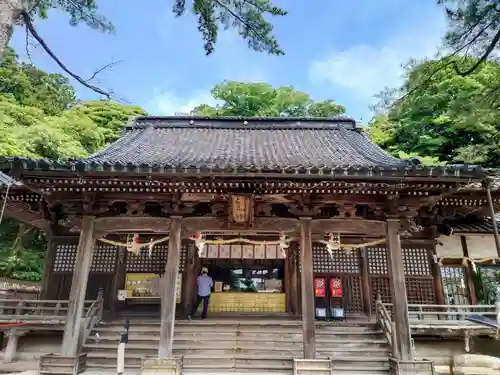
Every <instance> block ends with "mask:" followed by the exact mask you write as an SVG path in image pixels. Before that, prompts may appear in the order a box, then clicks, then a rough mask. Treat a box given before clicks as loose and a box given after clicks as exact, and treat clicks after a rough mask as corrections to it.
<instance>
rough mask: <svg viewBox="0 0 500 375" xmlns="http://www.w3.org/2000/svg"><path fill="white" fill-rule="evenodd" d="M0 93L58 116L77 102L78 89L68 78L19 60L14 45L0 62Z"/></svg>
mask: <svg viewBox="0 0 500 375" xmlns="http://www.w3.org/2000/svg"><path fill="white" fill-rule="evenodd" d="M0 92H1V93H2V94H3V95H10V96H12V97H13V98H14V99H15V101H16V102H17V103H19V104H22V105H25V106H30V107H35V108H39V109H42V110H43V112H44V113H45V114H47V115H58V114H60V113H61V112H63V111H64V110H65V109H66V108H68V106H70V105H71V104H73V103H74V102H75V90H74V89H73V87H72V86H71V85H70V84H69V81H68V79H67V78H65V77H63V76H61V75H60V74H53V73H46V72H44V71H42V70H40V69H37V68H35V67H34V66H33V65H31V64H27V63H24V62H20V61H18V57H17V56H16V54H15V52H14V50H12V49H11V48H9V49H8V50H7V52H6V53H5V54H4V55H3V58H2V60H1V61H0Z"/></svg>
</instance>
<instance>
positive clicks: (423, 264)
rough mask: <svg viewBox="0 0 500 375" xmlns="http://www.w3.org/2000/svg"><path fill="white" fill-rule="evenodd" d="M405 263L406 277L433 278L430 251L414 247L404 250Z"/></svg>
mask: <svg viewBox="0 0 500 375" xmlns="http://www.w3.org/2000/svg"><path fill="white" fill-rule="evenodd" d="M403 263H404V267H405V275H408V276H431V275H432V273H431V265H430V264H429V254H428V249H426V248H420V247H413V248H404V249H403Z"/></svg>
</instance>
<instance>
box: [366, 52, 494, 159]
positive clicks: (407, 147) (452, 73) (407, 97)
mask: <svg viewBox="0 0 500 375" xmlns="http://www.w3.org/2000/svg"><path fill="white" fill-rule="evenodd" d="M456 62H457V66H458V67H459V68H461V67H462V65H461V64H465V65H467V66H470V65H473V64H474V63H475V62H477V59H472V60H471V59H467V60H463V58H461V59H460V61H458V59H457V61H456ZM436 64H441V65H442V66H441V67H440V68H441V69H439V70H438V71H435V70H434V69H435V66H436ZM431 71H432V72H433V79H432V81H428V78H427V77H428V76H429V74H430V72H431ZM423 81H426V84H425V85H424V84H422V82H423ZM498 82H500V65H499V64H497V63H495V62H485V63H484V64H483V65H481V67H479V68H478V69H477V70H476V71H474V72H473V73H472V74H470V75H467V76H462V75H460V74H459V73H457V72H456V70H455V69H454V67H453V66H451V65H450V64H448V63H447V62H444V61H425V62H421V63H416V62H413V63H412V64H410V66H409V67H408V72H407V77H406V81H405V83H404V84H403V86H402V87H401V88H400V89H398V90H395V91H394V90H393V91H390V90H389V91H386V92H383V93H381V95H380V99H381V103H382V108H381V109H382V111H381V113H380V114H379V115H378V116H376V117H375V119H374V121H373V122H372V124H371V126H370V134H371V137H372V139H373V140H374V141H375V142H376V143H378V144H379V145H380V146H382V147H383V148H385V149H386V150H388V151H389V152H391V153H393V154H395V155H399V154H400V152H403V153H406V154H412V155H421V156H427V157H430V158H433V160H435V161H437V162H440V163H443V162H445V163H450V162H455V163H469V164H480V165H483V166H485V167H495V166H498V163H499V160H500V102H492V101H491V100H490V98H491V95H492V90H496V89H497V87H496V84H497V83H498ZM401 96H402V97H403V98H404V99H403V100H396V101H394V100H393V99H394V97H401ZM387 103H389V106H387ZM384 110H385V111H384Z"/></svg>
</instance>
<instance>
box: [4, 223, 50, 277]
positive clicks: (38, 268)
mask: <svg viewBox="0 0 500 375" xmlns="http://www.w3.org/2000/svg"><path fill="white" fill-rule="evenodd" d="M45 247H46V240H45V235H44V234H43V232H40V231H38V230H36V229H35V228H32V227H27V226H26V225H25V224H18V223H16V222H14V221H13V220H5V221H4V222H3V223H2V224H1V225H0V276H5V277H10V278H13V279H18V280H28V281H39V280H40V279H41V274H42V272H43V265H44V264H43V259H44V251H45Z"/></svg>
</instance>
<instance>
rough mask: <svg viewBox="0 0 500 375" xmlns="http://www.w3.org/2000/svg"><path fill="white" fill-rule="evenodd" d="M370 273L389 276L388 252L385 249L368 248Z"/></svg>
mask: <svg viewBox="0 0 500 375" xmlns="http://www.w3.org/2000/svg"><path fill="white" fill-rule="evenodd" d="M368 273H369V274H370V275H387V274H388V273H389V268H388V266H387V250H386V248H385V247H370V248H368Z"/></svg>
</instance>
